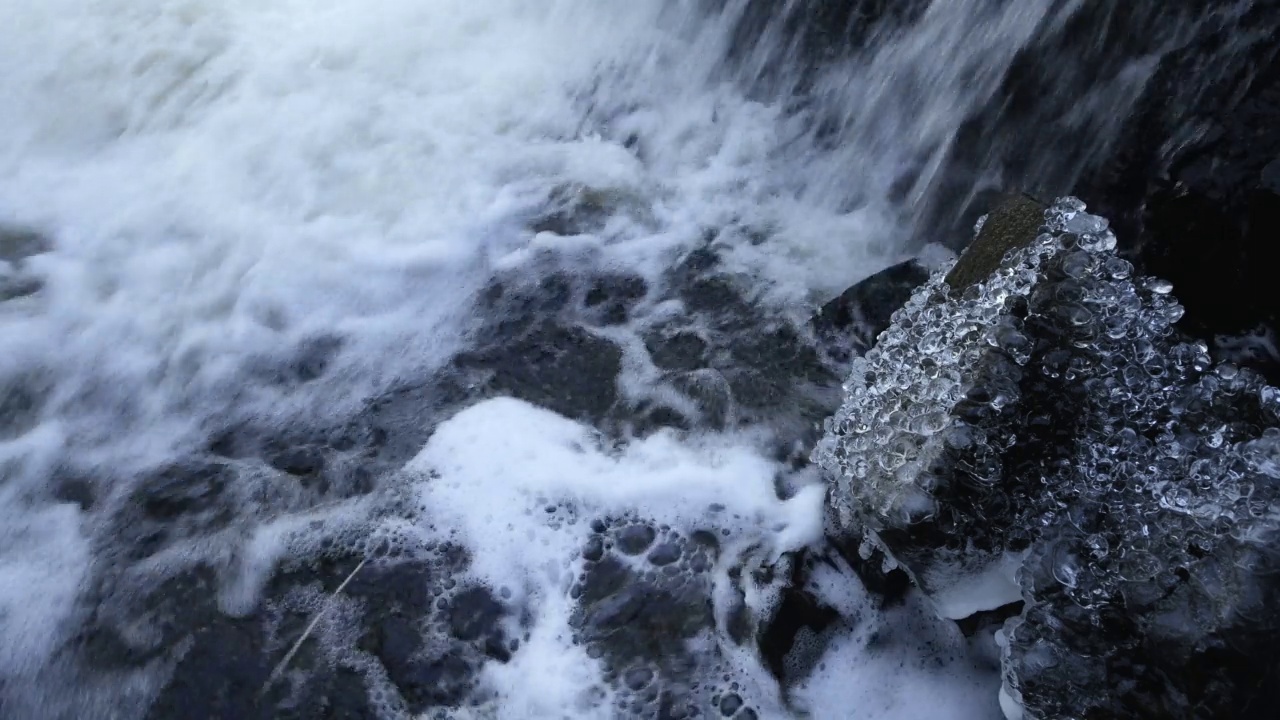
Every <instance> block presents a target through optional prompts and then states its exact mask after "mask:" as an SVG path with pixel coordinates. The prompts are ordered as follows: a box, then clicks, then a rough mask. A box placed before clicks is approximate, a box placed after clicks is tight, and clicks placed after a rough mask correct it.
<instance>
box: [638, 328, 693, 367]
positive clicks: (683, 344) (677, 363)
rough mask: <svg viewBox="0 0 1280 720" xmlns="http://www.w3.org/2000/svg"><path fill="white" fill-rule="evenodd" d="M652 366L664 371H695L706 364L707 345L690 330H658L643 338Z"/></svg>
mask: <svg viewBox="0 0 1280 720" xmlns="http://www.w3.org/2000/svg"><path fill="white" fill-rule="evenodd" d="M645 347H646V348H648V350H649V357H650V358H651V359H652V360H653V364H654V365H657V366H658V367H660V368H662V369H664V370H697V369H698V368H700V367H703V366H704V365H705V363H706V353H707V343H706V341H705V340H703V339H702V338H701V337H699V336H698V334H697V333H696V332H694V331H692V330H674V331H666V330H660V331H658V332H655V333H650V334H649V336H648V337H646V338H645Z"/></svg>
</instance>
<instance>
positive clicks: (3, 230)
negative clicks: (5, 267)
mask: <svg viewBox="0 0 1280 720" xmlns="http://www.w3.org/2000/svg"><path fill="white" fill-rule="evenodd" d="M51 250H53V243H52V242H50V240H49V238H47V237H45V236H44V235H43V234H41V233H39V232H37V231H35V230H32V229H30V228H24V227H19V226H16V225H7V224H5V223H0V261H4V262H11V263H12V262H18V261H19V260H23V259H26V258H28V257H31V256H32V255H40V254H42V253H47V252H50V251H51Z"/></svg>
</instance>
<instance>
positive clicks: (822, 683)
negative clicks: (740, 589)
mask: <svg viewBox="0 0 1280 720" xmlns="http://www.w3.org/2000/svg"><path fill="white" fill-rule="evenodd" d="M867 610H868V608H865V607H864V608H863V612H862V613H861V616H862V617H863V618H864V621H863V622H862V623H859V624H858V625H855V626H854V628H853V630H852V631H851V632H849V633H847V634H845V635H843V636H841V637H838V638H837V639H836V640H835V641H834V642H833V643H832V645H831V647H829V648H828V649H827V652H826V653H825V655H824V656H823V658H822V660H821V661H820V662H819V663H818V666H817V667H816V668H815V669H814V671H813V672H812V674H811V675H810V676H809V677H808V678H807V679H806V680H805V681H804V682H803V683H801V685H800V686H799V687H798V688H797V690H796V692H795V699H796V701H797V703H798V704H799V705H801V706H802V707H804V708H805V709H806V710H807V712H808V713H809V716H810V717H814V718H835V717H839V718H848V719H849V720H900V719H903V718H938V719H939V720H973V719H974V718H994V717H999V716H1000V703H999V701H998V699H997V697H996V695H997V693H996V691H995V688H996V687H997V686H998V685H999V677H998V672H997V671H996V669H995V668H991V667H983V666H982V665H981V663H980V662H978V661H977V660H976V659H975V658H974V656H973V655H972V653H971V651H970V649H969V645H968V643H967V642H966V641H965V639H964V638H963V637H962V636H961V635H960V632H959V630H957V629H956V627H955V626H954V625H952V624H950V623H946V622H944V621H941V620H938V619H937V618H936V617H934V616H933V614H932V612H931V609H930V608H929V607H928V604H927V603H926V602H925V601H924V600H923V599H922V598H920V597H918V596H915V595H913V596H911V598H910V599H909V601H908V603H907V605H906V606H905V607H901V608H897V609H895V610H891V611H888V612H885V613H883V614H877V613H872V612H867ZM882 633H884V634H887V635H888V640H887V641H886V640H885V639H883V638H879V637H877V636H878V635H880V634H882Z"/></svg>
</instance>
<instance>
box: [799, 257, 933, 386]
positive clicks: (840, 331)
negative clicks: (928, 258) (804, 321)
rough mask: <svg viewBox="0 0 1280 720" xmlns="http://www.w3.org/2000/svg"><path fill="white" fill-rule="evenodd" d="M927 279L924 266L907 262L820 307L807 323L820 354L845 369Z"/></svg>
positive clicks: (873, 340) (863, 281)
mask: <svg viewBox="0 0 1280 720" xmlns="http://www.w3.org/2000/svg"><path fill="white" fill-rule="evenodd" d="M928 279H929V271H928V270H927V269H926V268H925V267H924V266H922V265H921V264H920V263H919V262H917V261H915V260H908V261H906V262H901V263H898V264H897V265H892V266H890V267H888V268H885V269H884V270H881V271H880V272H878V273H876V274H874V275H872V276H870V277H868V278H866V279H864V280H862V281H860V282H858V283H857V284H856V285H853V286H852V287H850V288H849V289H848V290H845V291H844V292H843V293H841V294H840V295H839V297H836V298H835V299H833V300H831V301H829V302H828V303H827V304H825V305H823V306H822V308H821V309H820V310H819V311H818V313H817V315H815V316H814V317H813V319H812V320H811V321H810V326H811V327H812V328H813V332H814V334H815V335H816V336H817V337H818V338H819V339H820V340H821V341H822V348H823V351H824V352H825V353H826V354H827V356H828V357H829V358H830V359H831V361H832V362H833V363H834V364H836V365H839V366H840V367H846V366H847V365H848V363H849V361H851V360H852V359H853V358H854V357H855V356H857V355H861V354H863V353H865V352H866V351H867V350H868V349H870V348H871V346H872V345H873V344H875V339H876V337H877V336H878V335H879V334H880V333H882V332H884V330H885V328H887V327H889V318H890V317H891V316H892V315H893V313H894V312H895V311H896V310H897V309H898V308H900V307H902V306H903V304H904V303H906V302H907V298H909V297H911V292H912V291H913V290H915V289H916V288H917V287H919V286H920V285H922V284H923V283H924V281H925V280H928Z"/></svg>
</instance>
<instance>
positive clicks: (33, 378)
mask: <svg viewBox="0 0 1280 720" xmlns="http://www.w3.org/2000/svg"><path fill="white" fill-rule="evenodd" d="M49 389H50V388H49V387H48V384H47V383H46V382H44V381H43V379H42V378H41V377H40V376H39V375H34V374H32V375H19V376H17V377H10V378H0V440H7V439H9V438H14V437H18V436H20V435H23V434H25V433H26V432H27V431H29V430H31V429H32V428H34V427H35V426H36V424H37V423H38V422H39V420H40V411H41V409H42V407H43V406H44V403H45V398H46V397H47V396H48V393H49Z"/></svg>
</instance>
